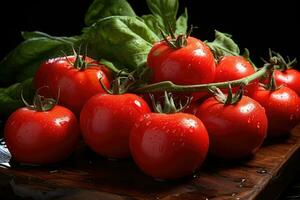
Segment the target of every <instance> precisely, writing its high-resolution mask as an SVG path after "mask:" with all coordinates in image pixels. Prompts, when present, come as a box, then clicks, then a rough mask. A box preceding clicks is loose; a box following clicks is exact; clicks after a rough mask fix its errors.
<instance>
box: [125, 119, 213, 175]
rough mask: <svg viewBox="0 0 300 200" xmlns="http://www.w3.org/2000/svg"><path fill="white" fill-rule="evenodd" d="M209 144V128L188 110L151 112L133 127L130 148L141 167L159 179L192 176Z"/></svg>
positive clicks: (202, 159)
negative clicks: (180, 111)
mask: <svg viewBox="0 0 300 200" xmlns="http://www.w3.org/2000/svg"><path fill="white" fill-rule="evenodd" d="M208 146H209V138H208V134H207V131H206V129H205V127H204V125H203V124H202V122H201V121H200V120H199V119H198V118H197V117H195V116H193V115H190V114H186V113H174V114H159V113H150V114H145V115H143V116H141V117H140V119H139V120H138V121H137V122H136V123H135V125H134V127H133V128H132V130H131V135H130V150H131V153H132V157H133V159H134V161H135V162H136V164H137V165H138V166H139V168H140V169H141V170H142V171H143V172H144V173H146V174H148V175H150V176H152V177H154V178H157V179H175V178H180V177H183V176H187V175H191V174H192V173H193V172H195V171H196V170H197V169H199V167H200V166H201V165H202V163H203V162H204V160H205V158H206V155H207V152H208Z"/></svg>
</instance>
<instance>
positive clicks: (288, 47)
mask: <svg viewBox="0 0 300 200" xmlns="http://www.w3.org/2000/svg"><path fill="white" fill-rule="evenodd" d="M128 1H129V2H130V3H131V5H132V7H133V8H134V10H135V11H136V12H137V14H139V15H141V14H146V13H149V11H148V9H147V7H146V4H145V1H144V0H128ZM91 2H92V0H77V1H73V2H72V3H70V2H69V1H63V0H52V1H37V2H35V1H33V0H26V1H16V0H15V1H13V0H10V1H6V4H5V5H1V6H0V15H1V16H0V20H1V21H0V22H1V30H0V32H1V37H0V59H2V58H3V57H4V56H5V55H6V54H7V53H8V52H9V51H10V50H11V49H12V48H14V47H15V46H16V45H17V44H18V43H20V42H21V41H22V38H21V36H20V32H21V31H23V30H24V31H34V30H39V31H43V32H47V33H49V34H52V35H57V36H71V35H76V34H80V32H81V29H82V28H83V27H84V14H85V12H86V10H87V8H88V6H89V5H90V4H91ZM204 2H205V4H204ZM262 3H264V4H262ZM180 5H181V6H180V13H181V12H182V11H183V7H188V10H189V17H190V18H189V23H190V24H193V25H195V26H198V29H196V30H195V31H194V32H193V34H192V35H193V36H196V37H198V38H200V39H202V40H207V39H209V40H211V39H213V34H214V29H217V30H219V31H222V32H227V33H230V34H232V35H233V38H234V40H235V41H236V42H237V43H238V44H239V45H240V47H242V48H244V47H247V48H249V49H250V53H251V54H252V57H253V58H254V60H255V61H256V62H258V64H260V63H261V62H260V57H266V55H267V51H268V48H272V49H273V50H275V51H278V52H281V53H282V54H283V55H285V56H286V55H289V56H290V57H291V58H293V57H297V58H298V60H299V59H300V55H299V45H300V31H299V21H300V20H298V19H297V17H296V16H297V13H298V9H297V8H298V7H297V6H296V3H295V2H294V3H293V2H289V1H280V2H278V3H276V1H274V2H273V3H270V4H269V3H267V2H265V1H260V3H257V2H253V1H239V3H237V2H229V1H221V2H217V1H199V0H180ZM298 18H299V17H298Z"/></svg>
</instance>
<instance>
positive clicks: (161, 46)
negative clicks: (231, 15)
mask: <svg viewBox="0 0 300 200" xmlns="http://www.w3.org/2000/svg"><path fill="white" fill-rule="evenodd" d="M147 64H148V66H149V67H150V68H151V69H152V73H153V78H152V82H153V83H156V82H161V81H172V82H173V83H175V84H181V85H192V84H202V83H211V82H213V81H214V78H215V60H214V56H213V54H212V52H211V51H210V49H209V48H208V47H207V46H206V44H204V43H203V42H202V41H200V40H198V39H196V38H194V37H188V38H187V45H186V46H185V47H182V48H179V49H173V48H171V47H169V46H168V44H167V42H166V41H161V42H158V43H156V44H154V46H153V47H152V49H151V50H150V52H149V54H148V59H147ZM205 94H206V93H205V92H201V93H197V94H196V95H195V97H196V98H194V100H197V99H198V98H199V97H201V96H203V95H205Z"/></svg>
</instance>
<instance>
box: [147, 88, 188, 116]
mask: <svg viewBox="0 0 300 200" xmlns="http://www.w3.org/2000/svg"><path fill="white" fill-rule="evenodd" d="M150 98H151V102H152V106H153V109H154V111H155V112H156V113H166V114H171V113H178V112H181V111H183V110H185V109H186V108H187V107H188V106H189V105H190V103H191V101H192V97H187V101H186V102H185V103H184V104H182V102H181V100H179V103H178V104H176V103H175V101H174V98H173V96H172V93H170V92H169V93H168V92H167V91H165V92H164V100H163V104H162V103H161V101H155V98H154V96H153V94H150ZM176 105H177V106H176Z"/></svg>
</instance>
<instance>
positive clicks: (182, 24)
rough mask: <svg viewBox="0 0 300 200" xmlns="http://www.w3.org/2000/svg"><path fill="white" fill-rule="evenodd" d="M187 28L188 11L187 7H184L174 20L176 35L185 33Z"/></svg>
mask: <svg viewBox="0 0 300 200" xmlns="http://www.w3.org/2000/svg"><path fill="white" fill-rule="evenodd" d="M187 29H188V11H187V8H185V9H184V13H182V14H181V15H180V16H179V17H178V19H177V21H176V31H175V33H176V34H177V35H182V34H186V32H187Z"/></svg>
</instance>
